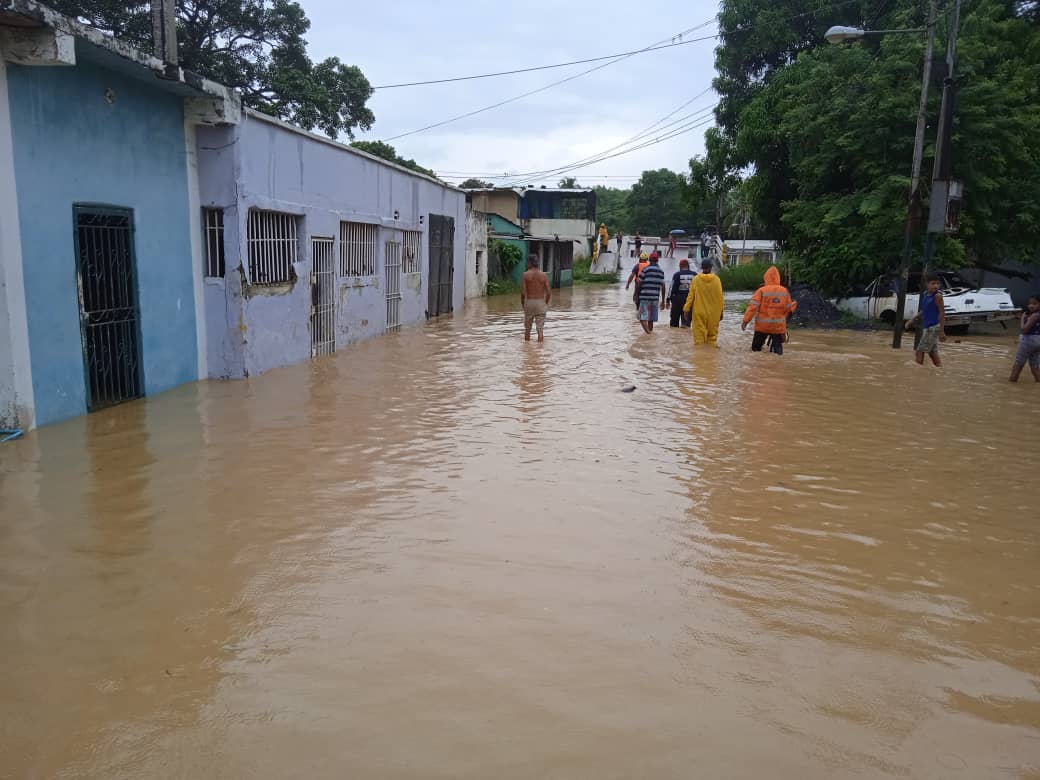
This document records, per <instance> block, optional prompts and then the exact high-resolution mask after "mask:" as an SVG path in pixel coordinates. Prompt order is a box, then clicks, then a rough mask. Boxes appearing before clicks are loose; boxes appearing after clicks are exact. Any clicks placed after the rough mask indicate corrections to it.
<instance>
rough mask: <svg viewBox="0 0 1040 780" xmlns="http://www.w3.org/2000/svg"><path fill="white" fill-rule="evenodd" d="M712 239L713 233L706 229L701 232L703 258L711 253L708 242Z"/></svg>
mask: <svg viewBox="0 0 1040 780" xmlns="http://www.w3.org/2000/svg"><path fill="white" fill-rule="evenodd" d="M710 241H711V235H710V234H709V233H708V231H707V230H705V231H704V232H703V233H701V260H704V259H705V258H706V257H707V256H708V255H709V254H710V252H709V250H708V244H709V242H710Z"/></svg>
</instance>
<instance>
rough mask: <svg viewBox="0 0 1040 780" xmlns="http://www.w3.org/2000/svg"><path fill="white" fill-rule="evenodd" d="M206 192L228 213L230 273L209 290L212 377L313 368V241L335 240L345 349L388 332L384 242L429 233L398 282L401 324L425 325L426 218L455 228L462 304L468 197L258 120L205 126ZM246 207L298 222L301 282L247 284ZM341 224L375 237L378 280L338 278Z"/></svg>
mask: <svg viewBox="0 0 1040 780" xmlns="http://www.w3.org/2000/svg"><path fill="white" fill-rule="evenodd" d="M199 189H200V199H201V204H202V206H204V207H206V206H210V207H217V208H222V209H224V211H225V213H224V247H225V254H226V265H227V272H226V275H225V278H224V279H223V280H222V282H223V284H222V285H221V284H219V281H220V280H207V286H206V290H205V298H206V306H207V309H208V311H207V316H206V323H207V334H208V345H209V352H210V359H209V372H210V375H211V376H216V377H243V376H253V375H256V374H259V373H262V372H264V371H267V370H269V369H272V368H276V367H278V366H286V365H291V364H293V363H298V362H301V361H304V360H307V359H309V358H310V354H311V333H310V311H311V302H312V292H311V280H310V275H311V271H312V263H311V239H312V238H313V237H324V238H333V239H335V256H336V261H337V272H336V295H335V299H336V316H335V321H336V347H337V349H342V348H343V347H344V346H346V345H348V344H350V343H353V342H356V341H360V340H362V339H366V338H371V337H373V336H377V335H380V334H382V333H384V332H385V329H386V313H387V305H386V277H385V273H386V266H385V257H386V243H387V242H388V241H402V240H403V238H404V231H406V230H412V231H419V232H420V233H421V234H422V243H421V246H422V251H421V269H422V270H421V273H420V274H414V275H409V274H402V279H401V324H402V325H403V326H405V325H415V324H418V323H421V322H423V321H424V320H425V318H426V305H427V282H428V280H429V238H428V234H427V229H428V227H429V215H430V214H443V215H446V216H450V217H452V218H453V219H454V220H455V245H454V264H455V274H454V279H453V290H452V293H453V296H452V297H453V304H454V307H455V308H461V306H462V304H463V301H464V299H465V289H466V277H465V273H464V270H463V269H464V263H465V261H466V244H465V229H466V212H465V194H464V193H463V192H461V191H458V190H455V189H452V188H449V187H446V186H444V185H441V184H437V183H436V182H434V181H432V180H429V179H426V178H423V177H419V176H415V175H412V174H410V173H407V172H405V171H404V170H401V169H398V168H395V167H393V166H390V165H386V164H383V163H381V162H377V161H376V160H373V159H370V158H368V157H366V156H364V155H361V154H357V153H355V152H352V151H349V150H347V149H345V148H343V147H342V146H340V145H338V144H333V143H331V142H327V141H326V140H324V139H321V138H316V137H314V136H311V135H309V134H307V133H303V132H301V131H298V130H296V129H294V128H290V127H288V126H286V125H283V124H281V123H279V122H277V121H273V120H268V119H266V118H260V117H257V116H256V115H255V114H252V113H249V114H246V115H245V116H244V117H243V119H242V123H241V124H240V125H238V126H237V127H235V128H229V129H201V128H200V130H199ZM250 209H263V210H273V211H280V212H285V213H289V214H293V215H296V216H297V217H298V233H299V243H298V249H297V263H296V265H295V272H296V280H295V282H294V283H292V284H286V285H277V286H274V287H264V286H251V285H249V283H248V281H249V280H248V265H249V261H248V251H247V235H248V233H247V223H248V218H249V211H250ZM341 221H352V222H364V223H368V224H372V225H376V226H377V227H378V237H377V240H376V263H375V271H376V272H375V274H374V275H372V276H368V277H347V276H341V275H340V273H339V268H338V261H339V252H340V241H339V235H340V222H341ZM219 323H223V327H222V328H221V329H220V331H219V333H218V332H216V326H217V325H218V324H219Z"/></svg>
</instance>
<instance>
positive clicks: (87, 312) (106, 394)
mask: <svg viewBox="0 0 1040 780" xmlns="http://www.w3.org/2000/svg"><path fill="white" fill-rule="evenodd" d="M72 213H73V220H74V223H75V229H76V234H75V249H76V275H77V281H78V285H79V307H80V318H79V321H80V334H81V337H82V340H83V364H84V372H85V379H86V385H87V409H88V410H89V411H92V412H93V411H96V410H97V409H103V408H104V407H106V406H112V405H113V404H118V403H122V402H123V401H129V400H130V399H132V398H140V397H141V396H142V395H144V391H143V384H144V383H143V381H142V377H141V349H140V344H141V335H140V332H139V327H140V326H139V313H138V306H137V279H136V273H135V270H136V269H135V267H134V242H133V211H131V210H130V209H120V208H111V207H106V206H100V207H99V206H74V207H73V210H72Z"/></svg>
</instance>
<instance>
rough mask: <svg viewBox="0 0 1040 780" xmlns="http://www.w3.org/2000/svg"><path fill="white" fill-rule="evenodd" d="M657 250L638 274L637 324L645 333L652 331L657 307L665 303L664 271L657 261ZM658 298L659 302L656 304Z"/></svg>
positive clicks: (657, 310) (657, 311)
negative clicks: (648, 263)
mask: <svg viewBox="0 0 1040 780" xmlns="http://www.w3.org/2000/svg"><path fill="white" fill-rule="evenodd" d="M659 259H660V258H659V257H658V255H657V252H654V253H653V254H652V255H650V265H648V266H647V267H646V268H645V269H643V273H642V274H641V275H640V276H639V324H640V325H642V326H643V330H644V331H646V332H647V333H653V332H654V323H655V322H657V315H658V313H659V311H660V309H659V307H663V306H664V304H665V286H666V285H665V282H664V271H662V270H661V265H660V263H659V262H658V261H659ZM658 300H660V304H658Z"/></svg>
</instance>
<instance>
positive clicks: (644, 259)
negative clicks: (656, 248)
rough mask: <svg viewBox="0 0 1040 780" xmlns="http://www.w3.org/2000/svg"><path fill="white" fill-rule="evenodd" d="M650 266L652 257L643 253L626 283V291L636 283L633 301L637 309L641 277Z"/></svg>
mask: <svg viewBox="0 0 1040 780" xmlns="http://www.w3.org/2000/svg"><path fill="white" fill-rule="evenodd" d="M648 265H650V256H649V255H647V253H646V252H642V253H641V254H640V255H639V262H637V263H636V264H635V265H634V266H632V273H630V274H629V275H628V281H627V282H625V290H626V291H627V290H628V288H629V287H630V286H631V285H632V282H635V283H636V291H635V294H634V295H633V296H632V300H633V302H634V303H635V305H636V308H637V309H638V308H639V277H640V276H641V275H642V273H643V271H645V270H646V267H647V266H648Z"/></svg>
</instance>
